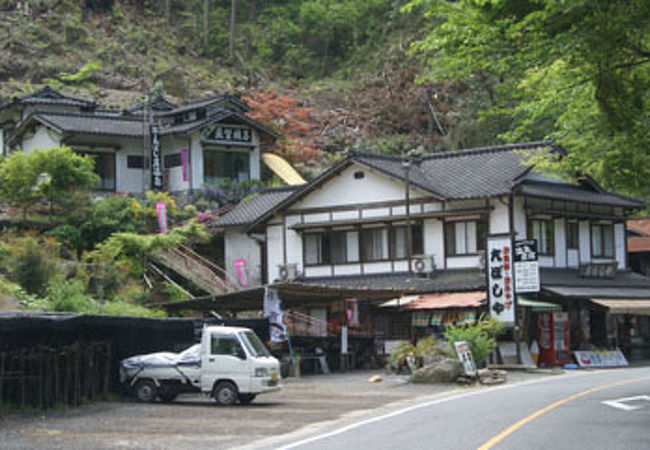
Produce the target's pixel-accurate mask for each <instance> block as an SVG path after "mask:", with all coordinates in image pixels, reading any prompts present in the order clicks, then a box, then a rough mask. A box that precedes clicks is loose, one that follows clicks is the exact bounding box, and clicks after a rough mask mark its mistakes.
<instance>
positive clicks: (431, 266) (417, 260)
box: [411, 255, 436, 276]
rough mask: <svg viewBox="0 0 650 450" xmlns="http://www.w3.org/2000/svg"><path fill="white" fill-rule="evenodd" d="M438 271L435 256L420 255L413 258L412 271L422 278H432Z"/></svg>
mask: <svg viewBox="0 0 650 450" xmlns="http://www.w3.org/2000/svg"><path fill="white" fill-rule="evenodd" d="M435 269H436V264H435V261H434V257H433V255H418V256H413V257H412V258H411V270H412V271H413V273H415V274H417V275H420V276H430V275H432V274H433V272H434V271H435Z"/></svg>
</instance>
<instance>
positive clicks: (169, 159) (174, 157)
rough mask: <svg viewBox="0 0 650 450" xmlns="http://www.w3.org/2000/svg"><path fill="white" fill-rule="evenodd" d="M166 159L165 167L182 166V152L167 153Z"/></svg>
mask: <svg viewBox="0 0 650 450" xmlns="http://www.w3.org/2000/svg"><path fill="white" fill-rule="evenodd" d="M164 159H165V169H169V168H171V167H179V166H181V154H180V153H172V154H171V155H165V158H164Z"/></svg>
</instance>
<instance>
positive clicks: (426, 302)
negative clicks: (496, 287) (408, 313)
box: [406, 291, 485, 310]
mask: <svg viewBox="0 0 650 450" xmlns="http://www.w3.org/2000/svg"><path fill="white" fill-rule="evenodd" d="M484 301H485V291H472V292H446V293H439V294H422V295H419V296H418V297H417V298H416V299H415V300H414V301H412V302H410V303H409V304H408V305H407V306H406V309H410V310H418V309H448V308H480V307H481V306H483V304H484Z"/></svg>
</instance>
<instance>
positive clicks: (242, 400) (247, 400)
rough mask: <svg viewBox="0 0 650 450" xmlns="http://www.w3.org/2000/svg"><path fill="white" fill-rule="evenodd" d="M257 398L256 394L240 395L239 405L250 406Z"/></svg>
mask: <svg viewBox="0 0 650 450" xmlns="http://www.w3.org/2000/svg"><path fill="white" fill-rule="evenodd" d="M255 397H257V396H256V395H255V394H239V403H241V404H242V405H248V404H250V403H251V402H252V401H253V400H255Z"/></svg>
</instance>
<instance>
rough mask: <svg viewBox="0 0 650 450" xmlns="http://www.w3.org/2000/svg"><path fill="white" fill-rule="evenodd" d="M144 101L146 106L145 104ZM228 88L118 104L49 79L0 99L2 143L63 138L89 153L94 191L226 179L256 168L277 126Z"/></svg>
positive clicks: (25, 146)
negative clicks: (193, 96) (188, 99)
mask: <svg viewBox="0 0 650 450" xmlns="http://www.w3.org/2000/svg"><path fill="white" fill-rule="evenodd" d="M144 106H146V108H145V107H144ZM248 110H249V108H248V107H247V106H246V104H244V103H243V102H241V101H240V100H238V99H236V98H235V97H232V96H228V95H220V96H215V97H211V98H208V99H204V100H200V101H197V102H193V103H189V104H187V105H182V106H177V105H174V104H171V103H169V102H168V101H167V100H165V99H164V98H162V97H159V98H156V99H153V100H152V101H151V102H150V103H148V104H147V105H136V106H134V107H132V108H129V109H127V110H123V111H115V110H102V109H100V108H99V107H98V105H97V104H96V103H94V102H91V101H88V100H85V99H81V98H77V97H70V96H66V95H63V94H61V93H59V92H57V91H55V90H53V89H51V88H49V87H46V88H44V89H42V90H40V91H37V92H35V93H33V94H27V95H23V96H20V97H14V98H13V99H12V100H11V101H9V102H6V103H5V104H3V105H1V106H0V127H1V130H0V148H1V149H2V151H3V153H4V154H7V153H8V152H9V151H12V150H16V149H20V150H22V151H24V152H29V151H30V150H32V149H34V148H47V147H52V146H59V145H66V146H69V147H71V148H73V149H74V150H76V151H78V152H80V153H84V154H89V155H91V156H92V157H93V158H94V160H95V170H96V172H97V174H98V175H99V176H100V178H101V179H100V181H99V182H98V183H97V185H96V186H95V189H96V190H97V191H106V192H125V193H142V192H144V191H146V190H149V189H161V190H166V191H169V192H174V193H184V192H188V191H191V190H193V189H196V188H200V187H201V186H202V185H203V184H205V183H209V182H220V181H222V180H224V179H232V180H237V181H244V180H250V179H259V178H260V176H261V169H260V155H261V150H262V147H263V146H264V145H265V143H269V142H272V140H273V139H275V137H276V135H275V133H274V132H273V131H272V130H270V129H269V128H267V127H265V126H264V125H262V124H260V123H258V122H256V121H255V120H253V119H251V118H249V117H247V116H246V114H245V113H246V112H247V111H248Z"/></svg>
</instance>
